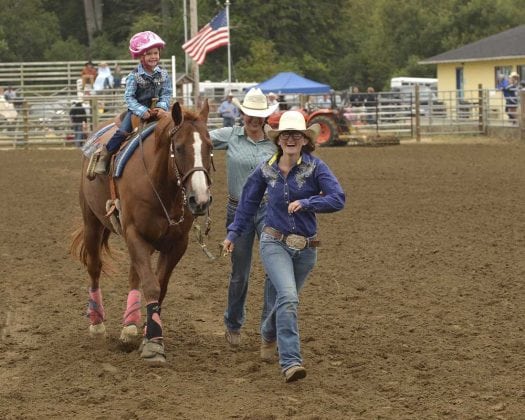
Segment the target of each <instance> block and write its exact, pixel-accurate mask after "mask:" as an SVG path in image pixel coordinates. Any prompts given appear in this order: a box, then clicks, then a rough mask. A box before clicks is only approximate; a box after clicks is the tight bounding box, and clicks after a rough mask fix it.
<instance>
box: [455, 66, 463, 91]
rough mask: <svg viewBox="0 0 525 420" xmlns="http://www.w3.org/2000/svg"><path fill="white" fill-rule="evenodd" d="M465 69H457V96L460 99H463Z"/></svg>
mask: <svg viewBox="0 0 525 420" xmlns="http://www.w3.org/2000/svg"><path fill="white" fill-rule="evenodd" d="M463 87H464V83H463V67H456V95H457V98H458V99H463V96H464V92H463Z"/></svg>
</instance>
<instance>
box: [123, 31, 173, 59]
mask: <svg viewBox="0 0 525 420" xmlns="http://www.w3.org/2000/svg"><path fill="white" fill-rule="evenodd" d="M165 45H166V43H165V42H164V41H163V40H162V38H161V37H160V36H158V35H157V34H156V33H155V32H151V31H144V32H139V33H137V34H135V35H133V36H132V37H131V39H130V40H129V52H130V53H131V56H132V57H133V58H139V57H140V56H142V55H143V54H144V53H145V52H146V51H148V50H149V49H151V48H155V47H157V48H162V47H164V46H165Z"/></svg>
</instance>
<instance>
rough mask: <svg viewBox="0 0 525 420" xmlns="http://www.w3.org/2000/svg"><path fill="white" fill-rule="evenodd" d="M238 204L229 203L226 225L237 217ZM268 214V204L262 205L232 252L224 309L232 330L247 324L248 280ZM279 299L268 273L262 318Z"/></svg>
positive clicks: (227, 326) (265, 279)
mask: <svg viewBox="0 0 525 420" xmlns="http://www.w3.org/2000/svg"><path fill="white" fill-rule="evenodd" d="M235 209H236V206H235V205H234V204H232V203H228V205H227V207H226V227H227V226H228V225H229V224H230V223H232V222H233V219H234V218H235ZM265 215H266V205H265V204H264V205H262V206H261V207H260V208H259V211H258V212H257V214H256V215H255V217H254V219H253V224H252V226H251V227H250V229H249V230H247V231H246V232H245V233H244V234H242V235H241V236H240V237H239V238H237V240H236V241H235V247H234V248H233V252H232V254H231V264H232V270H231V273H230V282H229V286H228V307H227V309H226V311H225V312H224V324H225V325H226V328H228V329H229V330H230V331H239V330H240V329H241V327H242V326H243V324H244V319H245V313H246V311H245V303H246V295H247V293H248V280H249V278H250V269H251V265H252V250H253V242H254V240H255V235H256V234H257V237H260V235H261V232H262V228H263V227H264V217H265ZM274 301H275V289H274V288H273V286H272V285H271V283H270V282H269V281H268V276H266V275H265V278H264V301H263V309H262V314H261V322H262V320H263V319H265V318H266V317H267V315H268V311H269V308H271V307H272V306H273V302H274Z"/></svg>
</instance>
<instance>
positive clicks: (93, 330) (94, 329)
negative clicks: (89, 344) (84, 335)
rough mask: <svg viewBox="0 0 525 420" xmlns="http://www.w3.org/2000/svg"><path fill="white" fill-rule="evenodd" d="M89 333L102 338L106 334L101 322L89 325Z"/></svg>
mask: <svg viewBox="0 0 525 420" xmlns="http://www.w3.org/2000/svg"><path fill="white" fill-rule="evenodd" d="M89 335H90V336H91V337H93V338H102V337H105V336H106V326H105V325H104V323H103V322H101V323H100V324H95V325H90V326H89Z"/></svg>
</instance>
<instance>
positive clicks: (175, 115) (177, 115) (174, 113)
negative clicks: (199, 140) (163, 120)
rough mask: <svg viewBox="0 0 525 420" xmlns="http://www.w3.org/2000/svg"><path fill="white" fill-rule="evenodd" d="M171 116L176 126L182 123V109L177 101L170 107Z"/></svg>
mask: <svg viewBox="0 0 525 420" xmlns="http://www.w3.org/2000/svg"><path fill="white" fill-rule="evenodd" d="M171 118H172V119H173V121H174V122H175V126H178V125H180V124H181V123H182V109H181V107H180V104H179V103H178V102H175V103H174V104H173V106H172V107H171Z"/></svg>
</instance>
